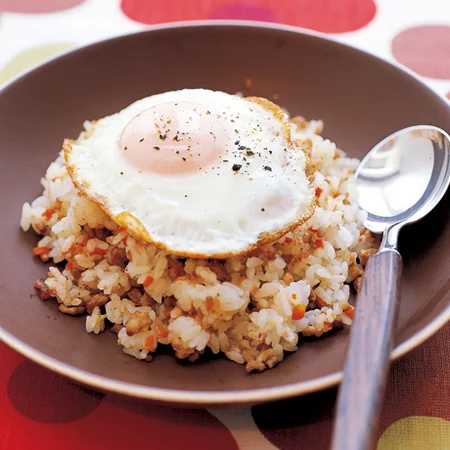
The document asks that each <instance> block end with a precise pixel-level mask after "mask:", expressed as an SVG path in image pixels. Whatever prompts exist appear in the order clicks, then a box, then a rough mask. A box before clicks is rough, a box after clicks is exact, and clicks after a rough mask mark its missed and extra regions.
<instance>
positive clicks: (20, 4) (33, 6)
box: [0, 0, 85, 14]
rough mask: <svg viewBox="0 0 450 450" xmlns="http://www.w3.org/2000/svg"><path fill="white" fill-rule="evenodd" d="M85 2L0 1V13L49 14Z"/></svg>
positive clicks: (57, 0) (72, 0)
mask: <svg viewBox="0 0 450 450" xmlns="http://www.w3.org/2000/svg"><path fill="white" fill-rule="evenodd" d="M84 1H85V0H0V12H2V11H3V12H5V11H7V12H15V13H28V14H38V13H51V12H55V11H63V10H65V9H70V8H73V7H75V6H78V5H80V4H81V3H83V2H84Z"/></svg>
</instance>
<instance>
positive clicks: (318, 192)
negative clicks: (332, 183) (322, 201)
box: [316, 188, 323, 197]
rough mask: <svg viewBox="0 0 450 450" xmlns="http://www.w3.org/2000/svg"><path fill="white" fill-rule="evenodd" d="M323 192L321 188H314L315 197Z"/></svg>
mask: <svg viewBox="0 0 450 450" xmlns="http://www.w3.org/2000/svg"><path fill="white" fill-rule="evenodd" d="M322 192H323V189H320V188H316V197H320V194H321V193H322Z"/></svg>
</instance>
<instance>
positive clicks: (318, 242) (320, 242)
mask: <svg viewBox="0 0 450 450" xmlns="http://www.w3.org/2000/svg"><path fill="white" fill-rule="evenodd" d="M314 246H315V247H316V248H324V244H323V240H322V239H316V240H315V242H314Z"/></svg>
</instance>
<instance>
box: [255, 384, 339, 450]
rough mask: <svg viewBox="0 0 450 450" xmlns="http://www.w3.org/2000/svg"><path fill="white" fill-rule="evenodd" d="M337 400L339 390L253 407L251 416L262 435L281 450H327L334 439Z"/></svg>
mask: <svg viewBox="0 0 450 450" xmlns="http://www.w3.org/2000/svg"><path fill="white" fill-rule="evenodd" d="M335 401H336V389H329V390H327V391H322V392H317V393H315V394H311V395H303V396H301V397H297V398H293V399H291V400H283V401H280V402H275V403H270V404H266V405H259V406H254V407H253V408H252V416H253V419H254V420H255V423H256V425H257V426H258V428H259V429H260V431H261V433H262V434H264V436H265V437H266V439H267V440H268V441H270V442H271V443H272V444H273V445H275V446H276V447H277V448H279V449H280V450H290V449H293V448H302V449H303V448H305V449H325V448H329V443H330V439H331V429H332V420H333V414H334V406H335ZM293 411H295V413H294V414H293V413H292V412H293ZM299 443H301V445H300V447H299Z"/></svg>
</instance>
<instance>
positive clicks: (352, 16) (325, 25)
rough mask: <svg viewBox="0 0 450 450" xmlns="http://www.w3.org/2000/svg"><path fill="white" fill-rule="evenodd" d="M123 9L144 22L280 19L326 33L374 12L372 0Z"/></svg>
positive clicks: (145, 0)
mask: <svg viewBox="0 0 450 450" xmlns="http://www.w3.org/2000/svg"><path fill="white" fill-rule="evenodd" d="M121 5H122V11H123V12H124V14H126V15H127V16H128V17H129V18H130V19H133V20H135V21H137V22H141V23H145V24H155V23H161V22H169V21H179V20H198V19H208V18H214V19H250V20H263V21H268V22H274V21H277V22H280V23H284V24H287V25H295V26H300V27H304V28H310V29H313V30H318V31H322V32H325V33H343V32H348V31H354V30H357V29H359V28H362V27H364V26H365V25H367V24H368V23H369V22H370V21H371V20H372V19H373V18H374V16H375V13H376V6H375V3H374V1H373V0H321V1H312V0H283V1H282V0H241V1H239V2H237V1H236V0H215V1H214V2H212V1H210V2H205V1H204V0H191V1H190V2H168V1H166V0H151V1H150V0H122V3H121Z"/></svg>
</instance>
